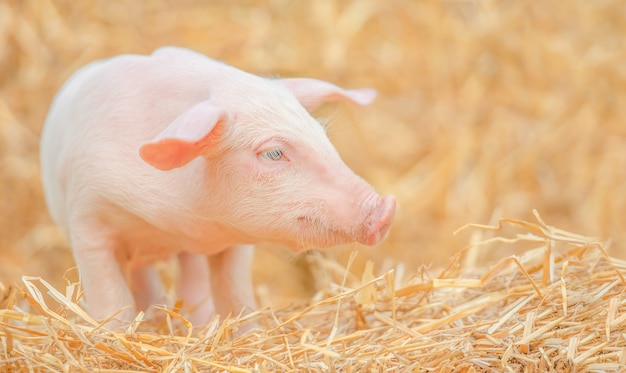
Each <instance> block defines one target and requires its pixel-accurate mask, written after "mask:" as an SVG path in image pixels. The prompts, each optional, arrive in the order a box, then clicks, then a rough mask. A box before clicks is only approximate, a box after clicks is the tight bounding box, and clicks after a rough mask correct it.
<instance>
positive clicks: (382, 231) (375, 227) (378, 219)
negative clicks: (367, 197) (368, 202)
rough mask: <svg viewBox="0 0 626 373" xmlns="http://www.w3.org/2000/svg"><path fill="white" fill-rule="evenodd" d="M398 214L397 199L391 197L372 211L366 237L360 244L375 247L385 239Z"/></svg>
mask: <svg viewBox="0 0 626 373" xmlns="http://www.w3.org/2000/svg"><path fill="white" fill-rule="evenodd" d="M395 214H396V197H394V196H393V195H389V196H387V197H385V198H384V199H383V200H382V201H381V203H380V204H379V205H378V206H377V207H376V208H375V210H374V211H372V214H371V215H370V216H371V218H370V221H369V224H368V227H367V228H366V232H365V235H364V237H363V239H362V240H360V242H361V243H362V244H365V245H370V246H371V245H375V244H377V243H378V242H379V241H380V240H382V239H383V238H385V236H386V235H387V232H388V231H389V227H390V226H391V222H393V218H394V216H395Z"/></svg>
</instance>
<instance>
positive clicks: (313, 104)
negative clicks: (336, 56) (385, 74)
mask: <svg viewBox="0 0 626 373" xmlns="http://www.w3.org/2000/svg"><path fill="white" fill-rule="evenodd" d="M280 81H281V82H282V83H283V84H284V85H285V86H286V87H287V88H288V89H289V90H290V91H291V92H292V93H293V94H294V95H295V96H296V98H297V99H298V101H300V104H302V106H304V107H305V108H306V109H307V110H309V111H311V110H315V109H316V108H317V107H318V106H320V105H321V104H323V103H324V102H326V101H330V100H337V99H344V100H348V101H351V102H354V103H355V104H359V105H367V104H369V103H371V102H372V101H374V99H375V98H376V90H374V89H371V88H362V89H343V88H341V87H337V86H336V85H334V84H330V83H328V82H325V81H323V80H317V79H309V78H291V79H280Z"/></svg>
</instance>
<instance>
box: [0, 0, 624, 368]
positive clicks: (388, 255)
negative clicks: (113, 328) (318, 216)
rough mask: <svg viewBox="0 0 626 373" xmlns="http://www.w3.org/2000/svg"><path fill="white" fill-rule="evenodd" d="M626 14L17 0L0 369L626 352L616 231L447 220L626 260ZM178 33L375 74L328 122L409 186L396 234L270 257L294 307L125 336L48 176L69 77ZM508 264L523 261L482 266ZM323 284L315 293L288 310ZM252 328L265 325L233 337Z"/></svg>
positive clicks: (276, 71)
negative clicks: (69, 236) (370, 100)
mask: <svg viewBox="0 0 626 373" xmlns="http://www.w3.org/2000/svg"><path fill="white" fill-rule="evenodd" d="M624 14H625V9H624V2H623V1H622V0H605V1H593V2H591V1H587V0H572V1H559V0H553V1H542V2H540V3H529V2H515V1H480V2H479V1H476V2H472V1H446V0H443V1H439V2H436V1H430V2H426V1H424V2H420V1H413V0H389V1H379V0H345V1H335V0H316V1H308V2H307V1H290V0H266V1H260V2H251V1H246V2H236V3H235V2H232V1H211V2H203V1H166V0H164V1H158V0H154V1H149V2H137V1H110V0H93V1H89V2H76V1H68V0H54V1H52V0H8V1H3V2H0V43H1V44H2V46H3V48H0V186H1V189H0V209H1V212H0V284H4V285H2V286H0V296H2V298H0V306H1V308H2V317H1V318H0V320H1V322H2V324H1V325H2V326H1V327H0V328H1V333H2V346H0V347H1V351H0V353H1V354H2V356H0V361H1V364H4V366H2V368H0V370H2V369H3V368H4V367H11V369H13V368H15V369H16V370H20V369H22V370H27V371H28V369H29V367H32V368H33V370H35V371H37V370H39V371H48V370H56V371H72V370H81V368H78V367H86V368H85V370H87V371H88V370H91V369H92V368H94V369H95V367H100V368H102V369H103V370H104V371H106V369H109V370H118V371H121V370H122V369H139V370H147V371H150V370H161V369H162V370H168V369H169V370H176V369H178V368H180V369H182V370H184V369H185V367H188V370H190V371H193V369H192V368H191V367H192V366H193V367H196V368H197V369H198V370H220V368H219V367H216V366H213V365H207V366H205V365H202V364H203V363H204V362H211V363H213V364H223V365H226V366H230V367H233V369H234V367H242V369H244V368H245V369H254V367H255V364H256V365H257V366H258V368H259V370H263V369H267V370H271V369H272V368H277V369H279V370H280V369H284V370H291V369H295V368H294V367H302V370H306V369H311V370H324V369H326V368H328V369H329V370H332V369H333V367H334V368H335V369H336V370H339V369H341V370H346V371H348V370H355V371H357V370H361V368H365V369H366V368H367V366H368V365H367V364H370V365H369V367H370V369H371V370H379V369H380V370H382V369H383V368H389V369H392V368H393V367H394V364H395V366H397V367H400V366H402V367H405V368H407V369H408V368H411V367H412V364H413V365H415V366H414V367H415V368H416V369H417V365H419V368H420V369H422V370H426V369H428V368H431V369H432V370H433V371H436V370H439V371H446V369H447V370H448V371H454V369H458V370H459V371H463V370H464V369H465V370H468V371H469V370H471V369H474V370H475V371H479V370H481V369H483V367H484V366H488V365H490V364H491V365H492V366H497V368H494V369H493V370H495V371H502V370H507V367H510V368H511V369H510V370H513V371H515V370H523V369H524V368H526V367H528V369H527V370H528V371H531V368H530V367H537V368H536V369H537V370H544V369H543V368H546V367H549V366H550V364H554V366H553V369H554V370H555V371H559V369H560V370H561V371H567V370H568V369H570V370H571V371H573V370H574V368H573V367H574V366H577V368H579V369H578V370H584V369H588V370H594V369H595V370H598V371H604V370H610V368H612V367H614V366H615V365H614V364H617V363H620V364H624V362H625V361H624V352H623V348H624V346H623V339H624V332H623V329H621V325H622V324H623V322H624V318H623V317H622V316H623V300H622V299H621V293H620V292H619V291H620V289H622V288H623V284H622V280H621V278H620V276H619V275H618V274H617V272H615V270H616V269H618V270H622V269H623V266H624V264H623V262H621V261H619V260H618V259H608V258H607V257H606V256H605V255H604V253H603V251H602V249H603V248H607V247H606V246H605V245H600V244H597V243H594V242H595V241H593V240H592V241H588V240H587V239H585V238H583V237H578V236H575V235H570V234H564V233H563V232H559V231H553V230H548V231H542V229H547V226H545V225H544V224H538V225H532V224H530V225H529V224H526V223H522V222H520V221H508V222H507V223H506V224H504V226H503V231H501V232H500V233H498V235H499V236H498V237H491V238H489V237H488V236H489V234H488V232H490V230H487V231H483V230H475V229H469V230H465V231H462V232H460V233H459V234H458V235H454V236H453V235H451V234H450V233H451V232H453V231H454V229H456V228H458V227H459V226H461V225H462V224H465V223H466V222H468V221H475V222H494V223H495V222H498V221H499V219H500V217H502V216H513V217H516V218H518V219H524V220H532V218H533V217H532V216H531V213H530V211H531V208H536V209H538V210H539V211H541V212H542V216H544V218H546V219H547V221H550V222H551V223H552V224H555V225H558V226H562V227H565V228H567V229H568V230H570V231H575V232H581V233H585V234H589V235H595V236H600V237H611V238H612V239H613V244H612V245H611V252H610V254H611V256H612V257H619V258H622V259H623V258H624V257H625V255H626V245H625V243H626V230H624V225H623V214H624V211H626V152H625V151H624V149H626V132H625V130H624V118H625V117H626V70H625V66H626V65H624V63H623V61H625V60H626V42H625V39H624V35H626V23H625V22H624ZM168 44H175V45H181V46H188V47H192V48H194V49H197V50H199V51H201V52H203V53H206V54H207V55H210V56H212V57H214V58H218V59H221V60H224V61H226V62H228V63H230V64H233V65H235V66H237V67H239V68H241V69H244V70H247V71H250V72H253V73H256V74H262V75H283V76H312V77H317V78H321V79H327V80H331V81H333V82H335V83H337V84H341V85H344V86H346V87H360V86H371V87H374V88H376V89H378V90H379V97H378V99H377V101H376V102H375V104H374V105H372V106H370V107H367V108H354V107H351V106H348V105H336V106H332V108H331V107H329V108H325V109H323V110H322V111H321V112H320V113H319V114H320V115H321V116H325V117H330V118H331V121H330V122H331V126H330V129H329V132H330V136H331V140H332V141H333V143H334V144H335V145H336V146H337V149H338V151H339V153H340V154H341V155H342V157H343V158H344V159H345V160H346V163H347V164H348V165H349V166H350V167H351V168H353V169H354V170H355V171H356V172H357V173H358V174H360V175H363V176H364V177H365V178H366V179H367V180H368V181H370V182H371V183H372V184H373V185H374V186H375V187H376V188H377V189H379V190H380V191H381V192H388V193H394V194H395V195H396V196H397V197H398V202H399V210H398V215H397V219H396V221H395V223H394V226H393V229H392V232H391V235H390V237H389V239H388V240H387V241H386V242H385V243H384V244H382V245H381V246H380V247H378V248H375V249H364V248H359V250H360V251H361V255H360V256H358V257H355V258H353V259H352V261H350V256H349V255H350V254H349V253H350V252H351V250H344V251H338V250H333V251H329V252H326V253H323V254H320V253H313V254H310V255H307V256H301V257H299V258H297V259H296V260H286V259H285V256H286V255H285V253H284V252H281V251H278V250H276V249H274V248H272V247H265V248H263V249H260V250H258V253H257V254H258V255H257V258H256V259H255V260H256V265H255V284H256V285H257V295H258V296H259V298H260V299H259V301H260V304H262V305H264V306H266V305H267V306H268V307H269V306H270V305H272V306H273V309H274V312H271V311H269V309H263V310H262V311H259V312H257V313H254V314H251V315H249V316H246V318H245V319H237V318H234V319H231V320H228V321H225V322H224V323H222V324H217V323H215V324H214V325H213V326H212V327H211V328H209V329H207V330H206V331H205V332H204V334H203V337H202V338H199V337H198V336H189V337H187V334H186V331H187V330H186V327H185V322H184V320H180V319H178V318H177V316H176V315H177V314H176V313H175V312H174V311H172V310H169V311H166V310H162V311H156V313H157V314H158V315H161V316H162V320H163V321H162V322H159V323H153V322H148V321H141V322H138V324H137V325H136V326H134V327H133V328H134V329H135V330H136V331H135V332H133V333H128V334H123V335H122V334H112V333H110V332H107V331H105V330H103V329H101V328H98V327H97V326H95V325H94V324H93V323H92V322H90V320H89V319H88V317H87V316H85V315H84V313H83V312H82V311H80V310H81V308H80V304H81V302H80V300H79V298H80V284H79V283H78V281H77V276H76V271H70V272H68V273H67V275H66V276H65V275H64V274H65V273H66V271H67V270H68V268H72V266H73V265H74V263H73V260H72V257H71V253H70V250H69V248H68V247H67V242H66V240H65V238H64V237H63V236H62V235H61V234H60V233H59V231H58V229H57V228H56V227H55V226H54V224H52V222H51V221H50V219H49V217H48V215H47V212H46V207H45V204H44V201H43V196H42V191H41V184H40V177H39V164H38V139H39V133H40V130H41V126H42V124H43V121H44V118H45V115H46V112H47V110H48V107H49V103H50V101H51V99H52V97H53V95H54V94H55V93H56V91H57V90H58V89H59V87H60V85H61V84H62V82H63V81H64V80H65V79H66V78H67V77H68V76H69V75H70V74H71V73H72V72H73V71H74V70H75V69H76V68H78V67H79V66H81V65H83V64H85V63H87V62H89V61H92V60H94V59H97V58H102V57H106V56H111V55H115V54H120V53H131V52H132V53H149V52H150V51H152V50H153V49H155V48H157V47H159V46H162V45H168ZM511 225H512V226H515V227H519V228H521V229H525V230H526V231H525V233H529V234H531V236H528V235H524V236H522V237H517V236H515V235H510V234H509V230H510V229H512V228H511ZM477 232H478V233H477ZM525 233H522V234H525ZM554 235H556V238H555V237H553V236H554ZM502 237H509V238H506V239H504V238H502ZM467 241H469V242H473V243H479V242H484V241H486V242H484V244H483V245H482V246H481V249H480V250H476V249H473V248H471V249H468V250H466V251H464V252H463V253H462V255H459V256H457V257H456V260H455V261H453V262H452V264H451V265H450V267H449V268H448V270H447V271H446V272H444V273H443V274H441V275H438V276H434V277H433V278H432V279H431V278H430V277H429V271H427V270H426V269H424V268H423V269H421V270H419V271H418V270H416V268H421V267H419V266H420V265H422V264H423V263H433V264H432V267H440V266H443V265H445V263H447V260H448V257H449V256H451V255H453V254H454V252H455V251H456V250H457V248H458V247H460V246H461V245H463V244H464V243H465V242H467ZM472 247H473V246H472ZM537 247H538V249H537ZM546 247H547V248H549V250H546ZM353 248H354V247H348V249H353ZM511 253H517V254H519V256H518V257H516V258H510V257H509V255H510V254H511ZM488 258H491V259H496V260H497V259H500V258H508V259H502V260H501V261H499V262H498V263H499V264H497V265H494V266H492V267H489V268H484V267H483V266H484V265H485V263H487V260H488ZM369 259H372V260H373V264H371V265H368V260H369ZM394 263H402V265H400V264H397V265H396V264H394ZM348 264H350V265H348ZM346 268H349V269H350V272H346ZM391 269H393V272H390V270H391ZM277 273H280V276H277V275H276V274H277ZM374 273H379V274H380V273H382V274H383V275H381V276H375V275H374ZM404 273H411V274H413V275H414V276H415V278H414V279H413V280H412V281H410V282H404V280H403V279H404V275H403V274H404ZM24 275H29V276H31V277H25V278H24V281H25V282H22V281H21V280H20V279H21V278H22V276H24ZM39 277H40V278H42V279H45V281H44V280H39V279H37V278H39ZM65 277H67V280H65V279H64V278H65ZM285 278H289V279H290V281H285ZM361 278H362V279H361ZM16 283H19V284H20V286H19V288H20V289H21V290H18V287H17V286H16V285H15V284H16ZM46 284H48V285H46ZM67 284H69V285H67ZM367 284H369V285H367ZM66 285H67V286H69V288H67V287H66ZM52 289H66V290H65V292H64V293H61V295H59V294H57V293H55V292H54V291H53V290H52ZM38 292H41V294H42V296H41V297H40V296H39V293H38ZM313 294H317V297H316V298H314V299H315V301H314V305H312V306H310V308H302V307H303V306H299V307H297V306H295V305H294V306H293V307H292V308H289V307H288V306H287V305H290V304H292V303H294V304H297V303H302V302H306V301H310V300H311V297H312V296H313ZM46 304H47V305H48V307H46ZM55 313H56V315H55ZM596 313H597V314H596ZM168 320H169V323H168ZM253 321H255V322H257V323H258V324H259V325H261V326H262V327H263V329H259V330H256V331H254V332H252V334H246V335H243V336H240V337H236V333H235V329H238V328H239V327H240V326H241V325H242V324H244V326H245V325H250V323H251V322H253ZM333 327H335V328H334V329H333ZM541 333H543V334H541ZM568 333H569V334H568ZM148 342H149V343H148ZM238 347H241V349H238ZM198 359H200V360H198ZM185 364H188V365H185ZM402 364H404V365H402ZM416 364H417V365H416ZM446 364H448V365H446ZM498 364H499V365H498ZM603 364H605V365H603ZM612 364H613V365H612ZM87 367H89V368H87ZM446 367H448V368H446ZM74 368H75V369H74ZM204 368H206V369H204ZM7 369H8V368H7ZM484 369H485V370H489V368H484Z"/></svg>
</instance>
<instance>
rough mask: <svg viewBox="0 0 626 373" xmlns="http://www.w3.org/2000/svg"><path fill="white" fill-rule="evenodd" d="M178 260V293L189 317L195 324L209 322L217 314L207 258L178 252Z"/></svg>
mask: <svg viewBox="0 0 626 373" xmlns="http://www.w3.org/2000/svg"><path fill="white" fill-rule="evenodd" d="M178 261H179V264H180V278H179V281H178V289H177V295H178V297H179V298H180V299H181V300H182V301H183V308H184V309H185V310H186V311H187V312H188V314H187V318H188V319H189V321H191V323H192V324H193V325H194V326H199V325H203V324H207V323H208V322H209V321H211V318H213V317H214V316H215V306H214V304H213V299H212V296H211V279H210V277H209V264H208V263H207V258H206V256H204V255H198V254H191V253H187V252H182V253H180V254H178Z"/></svg>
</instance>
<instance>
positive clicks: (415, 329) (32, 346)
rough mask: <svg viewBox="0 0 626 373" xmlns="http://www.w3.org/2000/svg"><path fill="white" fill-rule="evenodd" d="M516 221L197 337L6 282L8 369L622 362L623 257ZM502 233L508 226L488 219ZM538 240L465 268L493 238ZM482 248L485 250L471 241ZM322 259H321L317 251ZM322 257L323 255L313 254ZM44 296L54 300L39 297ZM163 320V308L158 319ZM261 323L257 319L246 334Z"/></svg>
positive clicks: (605, 366)
mask: <svg viewBox="0 0 626 373" xmlns="http://www.w3.org/2000/svg"><path fill="white" fill-rule="evenodd" d="M501 225H507V226H511V227H513V228H515V229H516V230H517V232H516V233H515V234H514V235H513V236H511V237H508V238H505V237H502V236H496V237H493V238H489V239H486V240H484V241H483V242H479V243H475V244H472V245H470V247H468V248H466V249H465V250H462V251H461V252H459V253H458V254H457V255H456V256H455V257H454V258H453V260H452V261H451V263H450V265H449V266H448V268H446V269H445V270H444V271H442V273H441V274H440V275H439V276H436V277H434V278H432V279H431V278H430V275H429V274H428V272H427V271H425V270H424V271H421V272H417V273H415V274H414V275H413V276H412V278H411V279H409V280H408V281H406V282H405V283H404V282H403V281H402V280H401V279H399V278H398V274H397V273H396V271H394V270H390V271H388V272H387V273H384V274H383V275H380V276H374V275H373V274H372V272H371V267H368V269H366V271H365V272H364V273H363V276H362V279H361V280H360V281H356V282H355V284H354V285H353V286H352V285H350V284H348V282H351V281H349V280H348V276H345V275H346V274H347V273H348V272H347V271H346V270H344V276H343V279H342V280H341V282H339V283H336V282H334V283H331V284H330V285H329V286H328V287H327V288H326V289H324V290H323V291H322V292H320V293H319V294H318V295H317V297H316V299H317V300H315V301H314V302H313V304H312V305H310V306H308V307H295V308H281V309H276V310H274V309H271V308H267V309H263V310H259V311H255V312H251V313H247V314H242V315H239V316H237V317H232V318H227V319H225V320H224V321H223V322H221V323H220V322H219V320H218V319H215V320H214V321H213V322H212V323H210V324H209V325H208V326H206V327H205V328H203V329H202V330H201V331H200V332H199V333H197V334H192V333H191V330H190V329H189V324H188V323H187V322H186V321H185V320H183V319H182V318H181V317H180V316H179V315H178V314H177V313H176V312H175V311H173V310H167V309H165V308H158V312H159V313H160V314H161V316H162V317H161V319H162V321H161V322H160V323H159V322H157V321H144V320H142V315H139V316H138V318H137V320H136V321H135V322H134V323H132V324H131V325H130V326H129V327H128V329H127V330H126V331H125V332H112V331H109V330H106V329H105V328H103V327H101V325H99V324H98V323H96V322H95V321H93V320H92V319H90V318H89V316H88V315H87V314H86V313H85V312H84V311H83V309H82V308H81V306H80V303H81V302H80V284H77V283H71V284H68V286H67V287H66V291H65V293H61V292H59V291H57V290H56V289H54V288H53V287H52V286H50V285H49V284H48V283H47V282H46V281H44V280H43V279H41V278H33V277H24V278H23V287H22V289H21V290H19V291H15V289H4V293H5V296H4V300H3V303H4V304H5V307H4V308H3V309H1V310H0V339H1V340H2V350H1V351H0V354H1V356H2V359H1V360H0V361H2V362H1V363H0V369H5V370H9V371H20V372H22V371H23V372H28V371H31V372H33V371H34V372H37V371H99V372H111V373H113V372H130V371H137V370H140V371H145V372H163V371H166V372H173V371H185V372H195V371H229V372H255V371H257V372H258V371H321V372H331V371H346V372H348V371H355V372H360V371H436V372H483V371H484V372H499V371H510V372H544V371H545V372H547V371H553V372H574V371H576V372H584V371H591V372H592V371H598V372H599V371H601V372H608V371H615V372H617V371H620V370H621V369H623V367H624V366H625V364H626V300H625V299H623V298H624V297H623V294H624V290H626V281H625V279H624V275H625V274H626V262H625V261H621V260H617V259H613V258H610V257H609V256H607V254H606V250H605V247H604V245H603V244H602V243H600V242H598V241H597V240H595V239H591V238H586V237H583V236H580V235H576V234H571V233H568V232H565V231H562V230H558V229H555V228H553V227H550V226H547V225H545V223H543V222H542V221H541V220H539V223H538V224H534V223H527V222H523V221H517V220H509V219H504V220H502V221H501ZM482 228H483V229H500V227H488V226H486V227H482ZM489 242H491V243H492V244H493V242H497V245H516V244H518V243H520V242H530V243H532V244H533V245H534V246H535V248H534V249H531V250H528V251H526V252H524V253H523V255H521V256H519V257H515V256H513V257H509V258H506V259H504V260H502V261H500V262H499V263H497V264H495V265H493V266H491V267H488V268H482V269H476V268H474V269H470V270H467V269H465V270H461V269H460V267H459V263H461V261H462V260H461V259H462V257H463V256H464V255H465V254H466V253H467V252H468V251H470V250H477V249H480V248H479V247H480V246H483V245H485V244H487V243H489ZM477 246H478V247H477ZM319 260H322V261H324V260H325V259H323V258H321V257H320V258H319ZM319 264H320V265H322V266H325V265H326V264H327V263H319ZM42 292H47V293H48V295H50V296H51V297H52V299H54V301H53V302H52V303H48V302H46V301H45V300H44V297H43V295H42ZM157 319H158V318H157ZM251 323H256V324H257V325H258V327H255V328H254V329H252V330H250V331H248V332H245V333H243V334H242V335H239V334H240V332H238V330H241V329H242V328H243V329H245V328H247V327H249V326H250V325H251Z"/></svg>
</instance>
